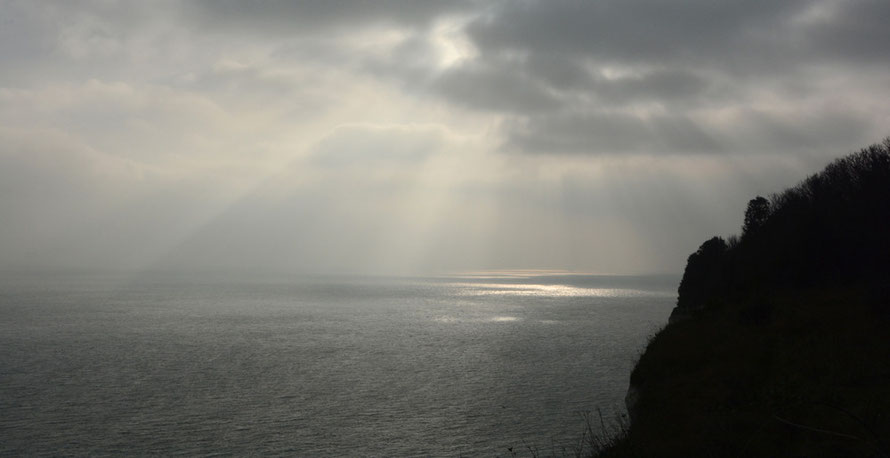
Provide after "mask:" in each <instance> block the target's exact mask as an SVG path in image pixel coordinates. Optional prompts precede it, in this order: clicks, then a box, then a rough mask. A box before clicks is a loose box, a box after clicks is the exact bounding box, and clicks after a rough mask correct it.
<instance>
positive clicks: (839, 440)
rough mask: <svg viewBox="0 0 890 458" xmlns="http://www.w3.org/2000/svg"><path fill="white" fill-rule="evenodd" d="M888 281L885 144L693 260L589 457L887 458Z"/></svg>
mask: <svg viewBox="0 0 890 458" xmlns="http://www.w3.org/2000/svg"><path fill="white" fill-rule="evenodd" d="M888 279H890V138H888V139H887V140H884V142H883V143H881V144H876V145H872V146H870V147H868V148H865V149H863V150H861V151H859V152H858V153H855V154H852V155H850V156H848V157H845V158H842V159H839V160H836V161H834V162H832V163H831V164H830V165H828V166H827V167H826V168H825V169H824V170H823V171H822V172H820V173H818V174H815V175H813V176H810V177H809V178H807V179H806V180H804V181H803V182H801V183H800V184H798V185H797V186H795V187H793V188H790V189H788V190H786V191H784V192H782V193H780V194H776V195H773V196H770V198H769V199H765V198H763V197H757V198H755V199H753V200H751V201H750V202H749V204H748V208H747V211H746V212H745V222H744V226H743V231H742V235H741V237H735V236H733V237H730V238H728V239H727V241H724V240H723V239H721V238H719V237H714V238H712V239H710V240H708V241H707V242H705V243H704V244H702V246H701V247H700V248H699V249H698V251H696V252H695V253H693V254H692V255H690V256H689V259H688V262H687V265H686V271H685V272H684V274H683V279H682V281H681V283H680V288H679V297H678V300H677V307H676V308H675V309H674V314H673V315H672V316H671V321H672V323H673V324H671V325H669V326H667V327H666V328H664V329H662V330H661V331H660V332H659V333H657V334H656V335H655V336H654V337H653V339H652V340H650V342H649V345H648V346H647V348H646V350H645V351H644V353H643V354H642V355H641V357H640V360H639V361H638V362H637V364H636V366H635V367H634V370H633V372H632V373H631V384H632V386H633V387H634V389H635V391H634V393H635V401H634V407H633V412H632V418H633V423H632V424H631V427H630V428H629V429H627V430H626V431H625V433H624V434H623V435H622V436H621V437H619V438H618V439H616V440H615V441H614V443H611V444H609V446H608V447H606V448H605V449H603V450H601V451H599V453H598V454H597V456H599V457H624V456H633V457H640V456H659V457H661V456H745V457H750V456H826V457H829V456H832V457H833V456H862V457H890V414H888V412H890V363H888V361H890V339H888V338H887V328H888V327H890V286H888V285H890V281H888ZM674 318H678V319H676V320H675V319H674ZM679 318H683V319H679Z"/></svg>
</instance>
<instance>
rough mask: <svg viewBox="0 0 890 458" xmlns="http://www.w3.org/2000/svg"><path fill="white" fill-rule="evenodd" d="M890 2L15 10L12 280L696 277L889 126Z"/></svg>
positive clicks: (5, 179) (3, 52) (2, 227)
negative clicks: (697, 256) (783, 193)
mask: <svg viewBox="0 0 890 458" xmlns="http://www.w3.org/2000/svg"><path fill="white" fill-rule="evenodd" d="M888 23H890V2H888V1H887V0H874V1H857V0H836V1H835V0H829V1H795V0H789V1H775V0H764V1H760V0H745V1H720V2H717V1H713V0H676V1H662V0H642V1H636V0H615V1H612V0H605V1H594V0H589V1H584V0H566V1H558V0H557V1H554V0H547V1H540V2H536V1H484V2H483V1H470V0H453V1H452V0H437V1H422V0H379V1H360V0H352V1H336V0H325V1H293V2H285V1H265V2H260V1H247V0H245V1H240V2H236V1H224V0H223V1H212V0H208V1H197V0H196V1H174V0H170V1H167V0H161V1H150V2H147V1H132V2H124V1H114V0H101V1H100V0H97V1H59V2H41V1H32V0H23V1H14V0H12V1H9V0H0V222H2V223H0V268H3V269H23V268H26V269H40V268H87V269H110V268H114V269H128V270H130V269H166V268H185V269H213V270H245V271H258V270H262V271H282V272H317V273H330V272H354V273H385V274H389V273H437V272H454V271H464V270H478V269H519V268H538V269H569V270H576V271H586V272H600V273H643V272H677V271H682V268H683V265H684V263H685V259H686V256H687V255H688V254H689V253H690V252H691V251H693V250H695V249H696V248H697V247H698V245H699V244H700V243H701V242H702V241H703V240H705V239H706V238H707V237H710V236H712V235H729V234H732V233H736V232H738V230H739V227H740V225H741V221H742V214H743V211H744V208H745V205H746V203H747V201H748V200H749V199H750V198H752V197H754V196H755V195H757V194H768V193H771V192H776V191H779V190H781V189H783V188H784V187H787V186H790V185H792V184H794V183H796V182H797V181H799V180H801V179H803V178H804V177H806V176H807V175H808V174H811V173H814V172H816V171H818V170H819V169H820V168H821V167H822V166H824V165H825V164H826V163H827V162H828V161H829V160H830V159H831V158H833V157H837V156H840V155H843V154H846V153H848V152H851V151H853V150H855V149H858V148H860V147H863V146H866V145H868V144H869V143H872V142H875V141H878V140H880V139H881V138H883V137H885V136H887V135H888V134H890V103H888V102H890V27H888V26H887V24H888Z"/></svg>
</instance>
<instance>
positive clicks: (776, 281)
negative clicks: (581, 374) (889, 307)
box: [677, 138, 890, 311]
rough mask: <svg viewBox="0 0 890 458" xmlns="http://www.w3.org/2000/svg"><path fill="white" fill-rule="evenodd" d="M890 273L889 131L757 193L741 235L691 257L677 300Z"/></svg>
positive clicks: (686, 306) (745, 295)
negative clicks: (793, 181) (781, 186)
mask: <svg viewBox="0 0 890 458" xmlns="http://www.w3.org/2000/svg"><path fill="white" fill-rule="evenodd" d="M888 275H890V138H888V139H886V140H884V142H883V143H881V144H875V145H872V146H869V147H868V148H865V149H863V150H861V151H859V152H858V153H855V154H852V155H850V156H848V157H845V158H842V159H838V160H836V161H834V162H832V163H831V164H830V165H828V166H827V167H826V168H825V169H824V170H823V171H822V172H820V173H817V174H815V175H813V176H810V177H809V178H807V179H806V180H804V181H803V182H801V183H800V184H798V185H797V186H795V187H793V188H790V189H788V190H786V191H784V192H782V193H780V194H776V195H773V196H771V198H770V199H769V200H767V199H765V198H763V197H759V196H758V197H757V198H755V199H752V200H751V201H750V202H749V203H748V208H747V211H746V212H745V222H744V225H743V228H742V237H741V238H739V239H737V240H732V243H730V244H725V243H723V241H722V240H720V239H719V238H716V237H715V238H713V239H711V240H709V241H707V242H705V243H704V244H703V245H702V247H701V248H699V250H698V251H697V252H696V253H694V254H692V255H691V256H690V257H689V261H688V264H687V266H686V272H685V273H684V275H683V280H682V282H681V283H680V289H679V298H678V302H677V305H678V308H679V309H681V310H687V311H692V310H699V309H703V308H708V307H710V306H712V305H715V304H716V303H718V302H720V301H726V300H737V299H744V300H758V299H759V298H760V297H761V296H764V295H766V294H769V292H770V291H772V290H775V289H776V288H786V287H803V286H815V285H824V284H832V285H850V284H852V283H870V284H874V285H878V284H882V283H883V281H884V280H885V279H887V278H888ZM718 298H719V300H718Z"/></svg>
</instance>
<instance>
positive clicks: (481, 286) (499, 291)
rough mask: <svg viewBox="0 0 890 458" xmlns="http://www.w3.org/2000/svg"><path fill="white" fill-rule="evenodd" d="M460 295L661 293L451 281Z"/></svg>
mask: <svg viewBox="0 0 890 458" xmlns="http://www.w3.org/2000/svg"><path fill="white" fill-rule="evenodd" d="M452 286H454V287H456V288H457V289H458V291H459V295H462V296H537V297H641V296H659V295H663V294H662V293H659V292H657V291H642V290H637V289H625V288H582V287H577V286H570V285H544V284H524V285H523V284H508V283H453V284H452Z"/></svg>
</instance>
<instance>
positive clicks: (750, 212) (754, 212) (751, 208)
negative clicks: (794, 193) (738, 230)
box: [742, 196, 770, 237]
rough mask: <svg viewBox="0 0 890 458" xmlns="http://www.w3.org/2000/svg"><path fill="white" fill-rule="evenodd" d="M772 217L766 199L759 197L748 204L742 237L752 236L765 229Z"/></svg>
mask: <svg viewBox="0 0 890 458" xmlns="http://www.w3.org/2000/svg"><path fill="white" fill-rule="evenodd" d="M769 215H770V204H769V201H768V200H766V198H764V197H761V196H757V197H755V198H753V199H751V200H750V201H749V202H748V209H747V210H745V224H744V225H743V226H742V237H745V236H748V235H751V234H752V233H754V232H756V231H757V230H758V229H760V228H761V227H763V223H765V222H766V220H767V218H769Z"/></svg>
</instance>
